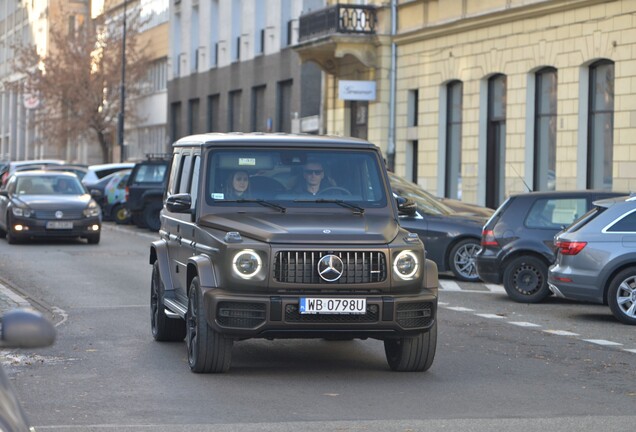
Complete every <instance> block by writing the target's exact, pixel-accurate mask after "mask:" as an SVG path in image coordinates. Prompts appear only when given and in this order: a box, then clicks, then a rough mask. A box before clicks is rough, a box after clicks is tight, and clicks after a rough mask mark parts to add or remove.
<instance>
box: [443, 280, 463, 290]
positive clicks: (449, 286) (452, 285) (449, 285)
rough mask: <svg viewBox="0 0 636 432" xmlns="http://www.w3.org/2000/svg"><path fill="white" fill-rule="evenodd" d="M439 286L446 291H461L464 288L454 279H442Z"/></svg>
mask: <svg viewBox="0 0 636 432" xmlns="http://www.w3.org/2000/svg"><path fill="white" fill-rule="evenodd" d="M439 287H440V288H441V289H443V290H444V291H461V290H462V288H461V287H460V286H459V284H458V283H457V282H455V281H452V280H446V279H445V280H441V281H439Z"/></svg>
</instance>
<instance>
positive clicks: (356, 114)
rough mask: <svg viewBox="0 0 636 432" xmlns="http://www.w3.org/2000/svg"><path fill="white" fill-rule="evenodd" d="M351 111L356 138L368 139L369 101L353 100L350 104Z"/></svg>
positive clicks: (352, 130)
mask: <svg viewBox="0 0 636 432" xmlns="http://www.w3.org/2000/svg"><path fill="white" fill-rule="evenodd" d="M349 108H350V112H351V122H350V124H351V133H350V135H351V136H352V137H355V138H362V139H367V136H368V121H369V102H367V101H351V102H350V104H349Z"/></svg>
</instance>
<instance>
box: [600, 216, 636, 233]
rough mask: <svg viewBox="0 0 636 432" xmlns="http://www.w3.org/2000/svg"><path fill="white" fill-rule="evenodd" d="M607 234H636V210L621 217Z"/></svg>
mask: <svg viewBox="0 0 636 432" xmlns="http://www.w3.org/2000/svg"><path fill="white" fill-rule="evenodd" d="M606 231H607V232H622V233H636V210H632V211H631V212H630V213H629V214H626V215H623V216H622V217H621V218H620V219H619V220H617V221H616V222H615V223H614V224H613V225H612V226H610V227H609V228H608V229H607V230H606Z"/></svg>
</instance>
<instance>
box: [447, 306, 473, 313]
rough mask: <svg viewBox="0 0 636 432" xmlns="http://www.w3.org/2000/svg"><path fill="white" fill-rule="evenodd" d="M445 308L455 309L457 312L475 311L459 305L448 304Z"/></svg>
mask: <svg viewBox="0 0 636 432" xmlns="http://www.w3.org/2000/svg"><path fill="white" fill-rule="evenodd" d="M446 309H450V310H454V311H457V312H475V309H468V308H465V307H461V306H449V307H447V308H446Z"/></svg>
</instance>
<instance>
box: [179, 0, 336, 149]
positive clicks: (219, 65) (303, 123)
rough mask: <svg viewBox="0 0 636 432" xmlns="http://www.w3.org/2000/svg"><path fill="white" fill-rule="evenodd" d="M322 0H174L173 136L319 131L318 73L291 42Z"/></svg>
mask: <svg viewBox="0 0 636 432" xmlns="http://www.w3.org/2000/svg"><path fill="white" fill-rule="evenodd" d="M323 6H324V1H322V0H172V1H171V4H170V44H171V46H170V54H169V68H168V76H169V83H168V99H169V105H168V111H169V113H168V123H169V129H170V138H171V141H175V140H177V139H178V138H180V137H182V136H185V135H189V134H193V133H202V132H213V131H214V132H229V131H235V132H252V131H254V132H258V131H261V132H292V131H294V132H307V133H319V132H323V131H322V130H321V128H320V125H321V124H322V122H321V106H320V104H321V101H322V99H321V94H322V91H321V89H322V75H321V71H320V69H319V68H318V66H317V65H316V64H314V63H301V61H300V59H299V57H298V54H297V53H296V52H295V51H294V50H293V49H292V46H293V45H294V44H296V43H297V40H298V17H299V16H300V15H301V13H302V12H303V11H309V10H313V9H319V8H321V7H323Z"/></svg>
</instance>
